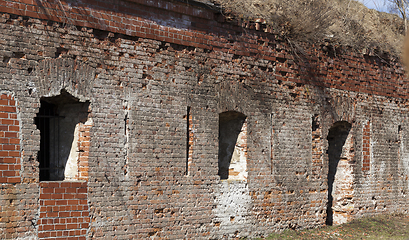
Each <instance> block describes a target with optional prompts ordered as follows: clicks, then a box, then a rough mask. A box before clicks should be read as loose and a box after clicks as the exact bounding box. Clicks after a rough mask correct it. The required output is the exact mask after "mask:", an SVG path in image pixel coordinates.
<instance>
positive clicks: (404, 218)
mask: <svg viewBox="0 0 409 240" xmlns="http://www.w3.org/2000/svg"><path fill="white" fill-rule="evenodd" d="M265 239H268V240H272V239H308V240H309V239H342V240H344V239H373V240H375V239H404V240H409V215H404V214H393V215H381V216H377V217H373V218H362V219H358V220H354V221H352V222H350V223H347V224H342V225H339V226H326V227H322V228H316V229H310V230H299V231H294V230H286V231H284V232H282V233H276V234H273V235H270V236H269V237H268V238H265Z"/></svg>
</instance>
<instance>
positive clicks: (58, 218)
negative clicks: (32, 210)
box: [37, 182, 90, 240]
mask: <svg viewBox="0 0 409 240" xmlns="http://www.w3.org/2000/svg"><path fill="white" fill-rule="evenodd" d="M39 213H40V216H39V219H38V223H37V225H38V237H39V238H40V239H61V240H63V239H77V240H80V239H86V236H87V230H88V228H89V223H90V217H89V209H88V202H87V184H86V183H80V182H42V183H40V212H39Z"/></svg>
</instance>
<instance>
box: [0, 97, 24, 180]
mask: <svg viewBox="0 0 409 240" xmlns="http://www.w3.org/2000/svg"><path fill="white" fill-rule="evenodd" d="M16 106H17V105H16V101H15V100H14V97H12V96H11V95H7V94H2V95H0V121H1V122H0V129H1V130H0V141H1V144H0V146H1V150H0V151H1V152H0V183H19V182H20V181H21V176H20V170H21V163H20V136H19V135H20V121H19V120H18V119H17V108H16Z"/></svg>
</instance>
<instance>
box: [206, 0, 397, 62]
mask: <svg viewBox="0 0 409 240" xmlns="http://www.w3.org/2000/svg"><path fill="white" fill-rule="evenodd" d="M214 1H215V2H216V3H218V4H220V5H221V6H222V7H223V8H224V9H225V12H226V13H227V14H228V17H230V15H231V16H233V18H237V17H238V18H243V19H248V20H255V19H257V18H261V19H263V20H265V21H266V24H268V25H270V26H271V27H272V28H273V29H274V32H275V33H277V34H280V35H281V36H283V37H285V38H286V39H287V40H289V41H303V42H305V41H308V42H322V41H326V42H330V43H332V44H335V45H337V44H339V45H348V46H350V47H353V48H355V49H359V50H362V49H367V50H369V51H373V50H375V53H379V52H388V53H390V54H392V55H395V56H397V55H399V54H400V53H401V51H402V50H401V49H402V45H403V38H404V22H403V19H401V18H400V17H398V16H397V15H393V14H388V13H383V12H378V11H376V10H371V9H368V8H366V7H365V6H364V5H363V4H362V3H360V2H358V1H355V0H214ZM365 51H366V50H365Z"/></svg>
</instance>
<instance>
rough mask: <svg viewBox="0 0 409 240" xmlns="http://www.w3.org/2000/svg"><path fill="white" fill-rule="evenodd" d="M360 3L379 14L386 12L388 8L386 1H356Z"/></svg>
mask: <svg viewBox="0 0 409 240" xmlns="http://www.w3.org/2000/svg"><path fill="white" fill-rule="evenodd" d="M358 1H360V2H361V3H363V4H364V5H365V6H366V7H367V8H370V9H375V10H378V11H380V12H387V11H388V7H387V4H385V3H387V1H388V0H358Z"/></svg>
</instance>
